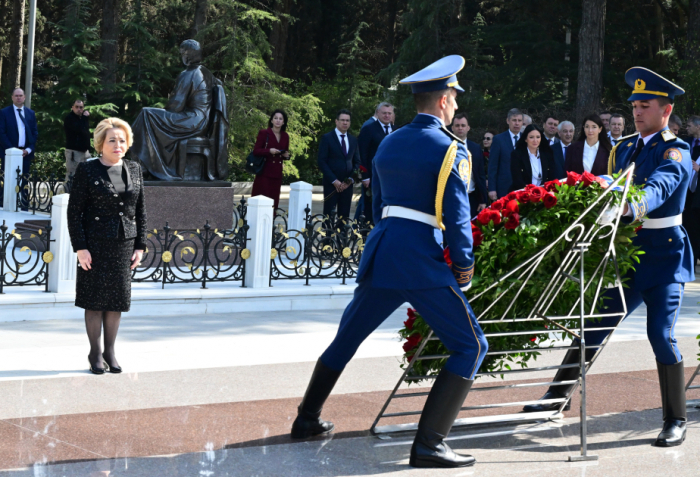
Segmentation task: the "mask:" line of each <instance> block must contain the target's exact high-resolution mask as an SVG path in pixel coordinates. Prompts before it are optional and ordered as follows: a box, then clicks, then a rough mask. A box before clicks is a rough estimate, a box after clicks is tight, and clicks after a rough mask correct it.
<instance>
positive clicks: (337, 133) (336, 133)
mask: <svg viewBox="0 0 700 477" xmlns="http://www.w3.org/2000/svg"><path fill="white" fill-rule="evenodd" d="M335 135H336V136H338V141H340V136H341V135H342V136H345V137H348V133H347V132H344V133H341V132H340V131H339V130H338V128H335Z"/></svg>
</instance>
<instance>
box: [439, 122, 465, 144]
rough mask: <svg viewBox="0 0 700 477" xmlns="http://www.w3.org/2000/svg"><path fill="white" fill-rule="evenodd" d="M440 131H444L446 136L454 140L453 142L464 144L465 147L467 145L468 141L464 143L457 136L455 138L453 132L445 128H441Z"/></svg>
mask: <svg viewBox="0 0 700 477" xmlns="http://www.w3.org/2000/svg"><path fill="white" fill-rule="evenodd" d="M440 131H442V132H444V133H445V134H447V136H449V138H450V139H452V140H453V141H457V142H458V143H460V144H464V145H466V144H467V141H462V140H461V139H460V138H458V137H457V136H455V134H454V133H453V132H452V131H450V130H449V129H447V128H446V127H445V126H443V127H441V128H440Z"/></svg>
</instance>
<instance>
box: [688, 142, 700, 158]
mask: <svg viewBox="0 0 700 477" xmlns="http://www.w3.org/2000/svg"><path fill="white" fill-rule="evenodd" d="M690 157H691V159H693V160H696V159H697V158H698V157H700V143H697V141H696V144H695V147H693V150H692V151H691V153H690Z"/></svg>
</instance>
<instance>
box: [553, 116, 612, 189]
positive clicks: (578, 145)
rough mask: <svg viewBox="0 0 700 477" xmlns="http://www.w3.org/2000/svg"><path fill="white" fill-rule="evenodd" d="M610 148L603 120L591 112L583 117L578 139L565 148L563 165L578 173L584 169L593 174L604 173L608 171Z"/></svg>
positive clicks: (600, 174) (581, 172) (599, 174)
mask: <svg viewBox="0 0 700 477" xmlns="http://www.w3.org/2000/svg"><path fill="white" fill-rule="evenodd" d="M611 150H612V144H611V143H610V138H609V137H608V131H606V129H605V125H604V124H603V120H602V119H600V117H599V116H598V115H597V114H591V115H589V116H586V117H585V118H584V119H583V125H582V126H581V134H580V135H579V138H578V141H575V142H572V143H571V145H570V146H569V147H568V148H567V150H566V161H565V162H564V167H565V168H566V170H567V171H572V172H576V173H578V174H583V172H584V171H586V172H590V173H591V174H593V175H594V176H602V175H605V174H607V173H608V158H609V157H610V151H611Z"/></svg>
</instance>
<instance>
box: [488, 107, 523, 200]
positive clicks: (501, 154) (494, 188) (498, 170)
mask: <svg viewBox="0 0 700 477" xmlns="http://www.w3.org/2000/svg"><path fill="white" fill-rule="evenodd" d="M506 123H508V130H507V131H506V132H504V133H501V134H497V135H496V136H494V138H493V143H492V145H491V154H490V155H489V199H491V200H497V199H498V198H499V197H503V196H505V195H507V194H508V191H509V190H510V184H511V182H512V181H511V177H510V153H511V152H513V149H515V143H516V142H518V139H520V128H521V127H522V126H523V113H522V111H520V110H519V109H517V108H513V109H511V110H510V111H508V118H507V119H506Z"/></svg>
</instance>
